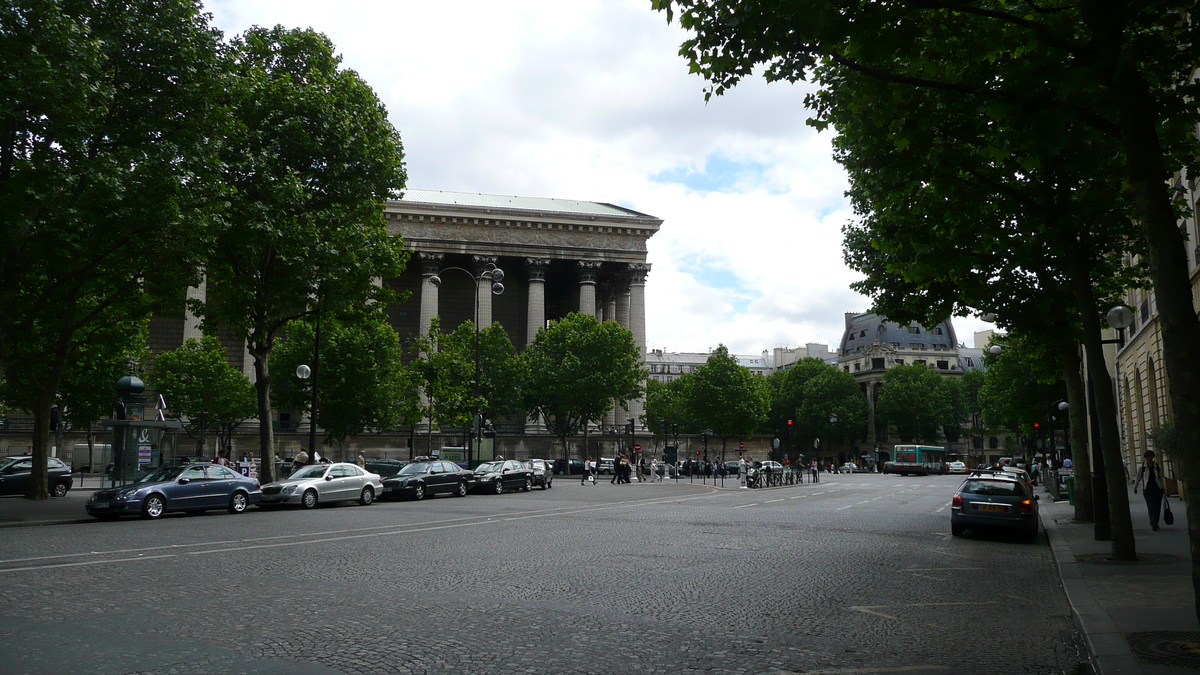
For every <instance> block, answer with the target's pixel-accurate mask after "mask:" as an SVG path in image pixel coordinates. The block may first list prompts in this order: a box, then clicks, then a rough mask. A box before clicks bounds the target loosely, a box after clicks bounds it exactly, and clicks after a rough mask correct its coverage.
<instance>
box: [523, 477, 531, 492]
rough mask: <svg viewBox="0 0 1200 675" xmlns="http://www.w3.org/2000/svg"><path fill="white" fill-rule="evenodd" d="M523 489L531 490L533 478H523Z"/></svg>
mask: <svg viewBox="0 0 1200 675" xmlns="http://www.w3.org/2000/svg"><path fill="white" fill-rule="evenodd" d="M525 491H526V492H533V479H532V478H528V477H526V478H525Z"/></svg>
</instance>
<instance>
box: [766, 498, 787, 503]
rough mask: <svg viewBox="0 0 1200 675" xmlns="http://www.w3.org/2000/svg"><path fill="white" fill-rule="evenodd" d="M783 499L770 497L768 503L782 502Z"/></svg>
mask: <svg viewBox="0 0 1200 675" xmlns="http://www.w3.org/2000/svg"><path fill="white" fill-rule="evenodd" d="M781 501H783V500H782V499H768V500H767V502H766V503H768V504H774V503H775V502H781Z"/></svg>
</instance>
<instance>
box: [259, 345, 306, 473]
mask: <svg viewBox="0 0 1200 675" xmlns="http://www.w3.org/2000/svg"><path fill="white" fill-rule="evenodd" d="M313 344H314V346H315V345H316V342H315V341H314V342H313ZM316 353H317V350H316V349H313V356H314V358H313V367H312V368H309V367H308V366H307V365H305V364H303V363H302V364H300V365H298V366H296V377H298V378H300V379H302V380H307V379H308V378H310V377H311V378H312V383H311V384H312V401H311V403H310V404H309V413H308V461H307V462H305V463H306V464H314V463H316V461H317V458H316V454H317V369H316V365H317V360H316V358H315V356H316ZM264 459H265V458H264Z"/></svg>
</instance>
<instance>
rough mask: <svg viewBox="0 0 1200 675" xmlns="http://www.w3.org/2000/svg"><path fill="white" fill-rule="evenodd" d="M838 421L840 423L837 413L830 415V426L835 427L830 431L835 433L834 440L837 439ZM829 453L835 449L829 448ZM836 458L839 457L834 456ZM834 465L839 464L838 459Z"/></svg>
mask: <svg viewBox="0 0 1200 675" xmlns="http://www.w3.org/2000/svg"><path fill="white" fill-rule="evenodd" d="M837 421H838V416H837V413H835V412H831V413H829V426H830V427H833V428H832V429H830V431H832V432H833V433H834V438H836V437H837V435H836V434H837ZM829 451H830V452H833V448H832V447H831V448H829ZM834 457H835V458H836V457H837V456H836V455H834ZM834 464H837V461H836V459H835V460H834ZM834 468H835V469H838V468H840V467H834Z"/></svg>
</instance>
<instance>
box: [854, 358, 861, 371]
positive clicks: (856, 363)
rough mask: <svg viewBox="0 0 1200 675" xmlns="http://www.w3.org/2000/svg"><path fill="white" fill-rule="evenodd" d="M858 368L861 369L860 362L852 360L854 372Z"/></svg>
mask: <svg viewBox="0 0 1200 675" xmlns="http://www.w3.org/2000/svg"><path fill="white" fill-rule="evenodd" d="M860 370H862V364H860V363H859V362H858V361H855V362H854V372H856V373H857V372H858V371H860Z"/></svg>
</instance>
